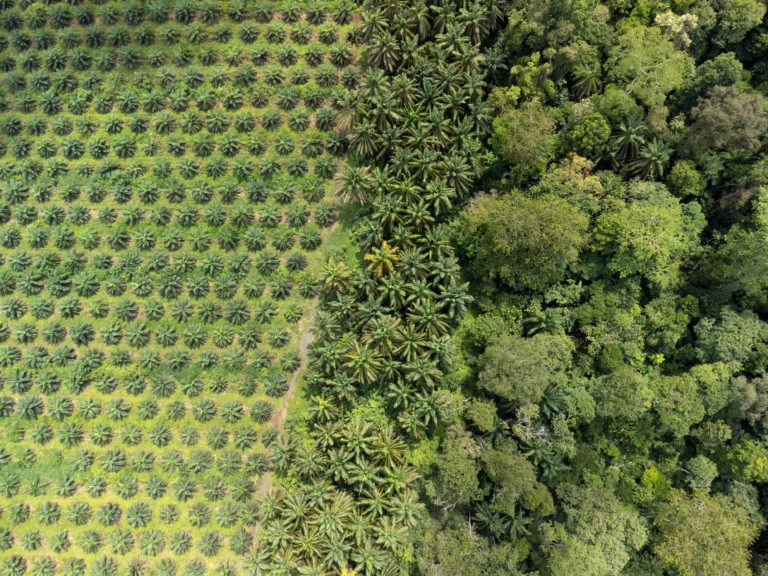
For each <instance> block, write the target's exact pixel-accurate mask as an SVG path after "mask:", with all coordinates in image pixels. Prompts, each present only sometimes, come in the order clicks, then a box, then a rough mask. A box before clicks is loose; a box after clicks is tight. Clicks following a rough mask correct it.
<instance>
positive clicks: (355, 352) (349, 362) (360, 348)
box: [342, 342, 380, 384]
mask: <svg viewBox="0 0 768 576" xmlns="http://www.w3.org/2000/svg"><path fill="white" fill-rule="evenodd" d="M345 359H346V361H345V362H344V363H343V364H342V365H343V366H344V367H345V368H347V369H349V372H350V374H351V375H352V377H353V378H355V379H356V380H357V381H358V382H359V383H361V384H371V383H373V382H374V381H375V380H376V378H377V377H378V369H379V365H380V356H379V355H378V354H377V353H376V352H375V351H374V350H372V349H370V348H369V347H368V346H366V345H365V344H360V343H359V342H353V343H352V347H351V349H350V350H349V351H348V352H347V353H346V355H345Z"/></svg>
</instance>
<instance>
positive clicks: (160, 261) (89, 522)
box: [0, 1, 358, 576]
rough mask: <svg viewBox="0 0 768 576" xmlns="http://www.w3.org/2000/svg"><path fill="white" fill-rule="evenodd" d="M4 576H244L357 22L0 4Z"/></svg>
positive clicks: (302, 317) (312, 293) (247, 10)
mask: <svg viewBox="0 0 768 576" xmlns="http://www.w3.org/2000/svg"><path fill="white" fill-rule="evenodd" d="M1 4H2V5H1V6H0V8H2V11H1V12H0V27H1V28H2V33H0V49H2V52H0V62H1V63H2V69H3V72H2V78H1V82H0V83H1V84H2V96H1V97H0V104H1V107H2V111H0V133H1V134H2V135H1V136H0V142H1V145H0V149H1V151H2V158H0V172H1V173H2V178H0V179H1V180H2V185H0V245H1V246H2V248H0V340H1V341H2V342H1V343H0V386H1V389H0V417H1V418H2V432H1V433H0V436H1V437H2V440H1V441H0V445H1V446H2V447H1V448H0V509H1V510H2V513H1V514H0V572H2V574H9V575H10V574H14V575H15V574H19V575H21V574H23V573H25V572H29V573H32V574H40V575H48V574H53V573H59V574H69V575H72V576H76V575H80V574H85V573H89V574H93V575H103V576H113V575H115V574H118V573H119V574H130V575H131V576H140V575H142V574H158V575H167V576H173V575H174V574H177V573H178V574H182V573H183V574H189V575H196V574H200V575H202V574H203V573H213V572H214V571H215V572H216V573H217V574H222V575H223V574H234V573H237V572H239V573H243V572H244V571H249V573H254V570H255V569H256V568H254V567H253V563H254V550H255V541H256V540H255V529H256V526H257V525H258V523H259V522H260V521H261V518H262V507H261V506H260V505H259V503H258V501H257V497H258V496H260V495H261V493H262V492H264V491H265V489H264V488H263V487H262V485H263V482H264V480H263V478H262V477H263V476H264V475H265V474H267V473H268V471H269V470H270V469H271V468H272V467H273V466H279V465H280V460H279V449H278V450H277V454H273V455H271V454H270V452H271V450H270V446H271V445H272V444H273V443H274V441H275V437H276V435H277V430H276V429H275V427H276V426H277V425H279V424H280V422H279V421H278V420H277V417H276V416H275V417H273V413H275V414H277V410H276V408H275V407H276V405H277V402H281V400H279V399H280V398H281V397H282V396H283V395H284V394H285V393H286V391H287V388H288V382H289V379H290V378H291V377H292V376H293V374H294V372H295V371H296V370H297V368H298V367H299V365H300V364H301V357H300V354H299V339H300V337H301V331H302V330H304V329H305V327H306V325H307V323H308V316H309V313H310V311H311V309H312V307H313V301H314V300H315V298H316V296H317V291H318V283H319V281H320V270H321V267H322V262H323V258H324V255H323V253H324V251H325V239H326V238H327V237H328V235H329V232H328V230H329V228H331V227H332V226H333V224H334V223H335V221H336V218H337V213H336V204H335V199H334V197H333V183H332V179H333V177H334V175H335V172H336V166H337V163H338V160H337V158H338V156H339V155H341V154H343V153H344V151H345V150H346V146H347V140H346V138H345V137H344V136H343V134H342V133H340V132H337V131H336V126H337V118H338V116H339V110H338V104H339V103H340V102H342V101H343V100H344V99H345V94H346V91H347V90H349V89H351V88H353V87H354V86H355V85H356V83H357V81H358V71H357V70H356V69H355V68H354V67H352V65H353V64H354V59H355V57H356V54H357V51H358V49H357V47H356V46H355V45H354V43H355V42H356V39H355V35H354V32H353V31H352V28H351V20H352V16H353V6H352V5H349V4H347V3H345V2H327V3H326V2H315V3H311V5H306V6H305V5H303V4H302V5H298V4H295V3H293V2H287V3H285V4H284V5H283V4H280V5H277V4H273V3H260V4H258V3H250V2H249V3H240V2H231V3H221V2H207V1H203V2H186V1H181V2H173V3H171V2H72V3H59V2H45V3H32V2H24V1H17V2H14V1H8V2H2V3H1Z"/></svg>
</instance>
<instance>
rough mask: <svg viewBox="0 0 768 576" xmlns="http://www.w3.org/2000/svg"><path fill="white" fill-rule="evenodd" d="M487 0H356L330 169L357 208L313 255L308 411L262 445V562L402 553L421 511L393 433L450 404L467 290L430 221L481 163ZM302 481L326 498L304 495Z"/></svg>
mask: <svg viewBox="0 0 768 576" xmlns="http://www.w3.org/2000/svg"><path fill="white" fill-rule="evenodd" d="M501 7H502V3H500V2H497V1H495V0H476V1H460V2H453V1H446V0H438V1H431V0H422V1H420V2H416V3H412V2H411V3H409V2H403V1H399V0H390V1H384V2H381V1H376V2H373V1H371V2H367V3H365V4H364V7H363V16H362V17H363V24H362V33H363V35H364V37H365V39H366V42H367V47H366V49H365V60H366V64H367V66H365V69H364V71H363V73H362V75H361V81H360V84H359V89H358V90H357V91H356V92H354V93H353V94H352V95H351V96H350V98H349V99H348V100H347V102H346V103H345V106H344V109H343V110H342V111H341V114H340V118H339V126H340V127H341V128H342V129H345V130H347V131H348V135H349V142H350V150H351V152H352V154H353V155H352V157H351V160H350V162H349V165H348V166H347V167H346V168H345V170H344V172H343V174H342V175H341V176H340V178H339V183H340V188H341V194H342V196H343V198H344V199H345V200H346V201H347V202H349V203H352V204H355V205H359V206H360V210H361V212H362V214H363V215H362V217H361V218H360V220H359V222H357V223H356V225H355V232H356V234H357V239H358V245H359V246H360V249H361V259H360V262H359V263H358V264H357V265H354V266H351V265H349V264H348V263H345V262H338V261H330V262H328V263H327V265H326V268H325V270H324V284H323V300H322V306H321V310H320V311H319V312H318V313H317V314H316V320H315V334H316V337H317V340H316V341H317V344H316V345H315V346H314V348H313V350H312V362H311V366H310V371H309V374H308V375H307V381H308V385H309V389H310V394H311V398H310V401H309V408H308V416H307V418H306V420H305V421H304V422H302V423H301V424H300V425H298V426H297V427H296V428H295V429H294V430H293V431H292V433H291V434H290V435H288V436H287V437H286V438H284V439H282V440H281V441H280V442H278V443H277V445H276V446H275V448H274V454H273V458H274V465H275V467H276V469H277V471H278V472H279V473H281V474H282V475H283V477H284V485H285V486H286V488H285V490H284V491H283V492H281V493H280V494H278V495H276V496H273V497H271V499H269V500H268V504H267V508H268V509H269V510H272V508H274V512H273V513H266V512H265V515H264V518H263V537H262V538H261V540H260V546H261V547H262V551H263V558H262V559H263V560H264V562H265V564H264V566H267V567H268V568H264V570H265V571H264V572H263V573H267V572H268V573H270V574H294V573H295V574H318V575H319V574H338V573H340V572H342V571H343V570H353V571H354V573H355V574H359V575H363V574H365V575H374V574H375V575H377V576H378V575H382V574H384V575H386V574H399V573H401V572H402V570H403V569H404V567H403V566H404V562H405V560H404V558H405V557H406V556H407V548H408V538H407V531H408V529H409V528H410V527H412V526H413V525H414V524H415V523H416V522H417V521H418V518H419V514H420V507H419V505H418V498H417V496H416V493H415V490H414V485H415V480H416V472H415V470H414V469H413V467H412V466H411V465H410V464H409V463H408V462H407V460H406V458H405V452H406V447H407V446H408V441H409V439H418V438H422V437H425V436H428V435H429V434H431V433H433V432H434V431H435V430H436V428H437V427H438V426H439V423H440V421H441V418H442V416H443V415H445V414H446V413H447V411H449V410H451V408H452V405H451V402H450V401H449V400H448V394H446V392H445V391H444V390H441V379H442V376H443V374H444V369H445V368H446V365H447V363H448V362H449V334H450V330H451V326H452V324H453V322H454V321H455V319H456V318H457V317H459V316H460V315H461V314H462V313H463V311H464V309H465V307H466V306H467V305H468V304H469V302H470V300H471V299H470V297H469V296H468V294H467V289H468V287H467V285H466V284H464V283H462V282H461V279H460V276H459V268H458V264H457V261H456V258H455V257H454V255H453V251H452V249H451V246H450V244H449V243H448V241H447V239H446V237H445V234H444V233H443V232H441V229H440V227H439V225H440V221H441V220H442V219H443V218H444V217H445V215H446V214H447V213H448V212H450V210H451V209H452V207H453V206H454V204H455V203H456V202H457V201H459V200H460V199H461V198H462V196H464V195H466V194H467V192H468V191H469V189H470V187H471V185H472V182H473V180H474V179H475V178H476V177H477V176H479V174H480V173H481V171H482V169H483V167H484V162H483V156H482V153H481V151H482V145H481V142H480V140H479V135H480V134H481V133H482V132H483V131H484V130H485V128H486V127H487V126H488V124H489V121H490V115H489V111H488V108H487V106H486V105H485V104H484V101H483V99H484V84H483V74H484V72H483V68H482V58H481V57H480V52H479V43H480V42H482V41H483V39H485V38H486V37H487V35H488V34H489V33H490V31H491V30H493V28H494V27H495V26H497V25H498V24H499V22H500V20H501V17H502V13H503V12H502V10H501ZM316 491H319V492H322V493H327V494H328V502H329V504H323V503H312V496H311V495H312V494H314V493H315V492H316ZM337 500H338V501H341V502H344V505H343V506H337V505H334V504H333V503H335V502H337ZM272 502H274V504H272ZM297 503H299V504H297ZM255 573H258V572H255Z"/></svg>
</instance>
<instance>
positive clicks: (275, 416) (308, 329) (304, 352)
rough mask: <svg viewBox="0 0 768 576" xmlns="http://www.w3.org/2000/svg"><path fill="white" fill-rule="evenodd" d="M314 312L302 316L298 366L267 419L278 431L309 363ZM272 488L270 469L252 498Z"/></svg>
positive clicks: (258, 483) (282, 424)
mask: <svg viewBox="0 0 768 576" xmlns="http://www.w3.org/2000/svg"><path fill="white" fill-rule="evenodd" d="M312 305H313V307H317V301H315V302H313V303H312ZM313 318H314V313H312V314H310V315H309V316H308V317H306V318H304V319H303V320H302V322H301V325H300V327H299V330H300V331H301V339H300V340H299V359H300V363H299V367H298V368H296V370H295V371H294V372H293V375H292V376H291V379H290V380H289V381H288V390H287V391H286V393H285V394H284V395H283V398H282V400H281V401H280V406H278V408H277V410H275V411H273V412H272V418H270V419H269V424H270V426H271V427H272V428H274V429H275V430H277V431H278V432H282V431H283V428H284V427H285V419H286V418H287V417H288V406H289V405H290V404H291V401H292V400H293V397H294V396H295V395H296V384H297V383H298V381H299V376H301V373H302V372H303V371H304V370H305V369H306V368H307V364H309V346H310V344H312V341H313V340H314V339H315V336H314V334H312V320H313ZM271 488H272V471H271V470H267V471H266V472H265V473H264V474H263V475H262V476H261V478H259V481H258V482H257V483H256V492H255V493H254V498H256V499H257V500H259V499H261V498H262V497H263V496H264V495H266V494H267V493H268V492H269V491H270V489H271Z"/></svg>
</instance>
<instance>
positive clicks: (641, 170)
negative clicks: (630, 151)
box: [629, 138, 672, 180]
mask: <svg viewBox="0 0 768 576" xmlns="http://www.w3.org/2000/svg"><path fill="white" fill-rule="evenodd" d="M671 154H672V150H671V148H670V147H669V146H668V145H667V144H666V143H665V142H663V141H662V140H659V139H657V138H654V139H653V140H651V141H650V142H646V143H645V144H644V145H643V146H642V147H641V148H640V152H639V153H638V155H637V158H636V159H635V160H634V161H632V162H630V164H629V168H630V170H632V171H633V172H634V173H636V174H638V175H639V176H641V177H642V178H647V179H648V180H656V179H659V178H661V177H663V176H664V172H665V170H666V167H667V164H668V163H669V158H670V156H671Z"/></svg>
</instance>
